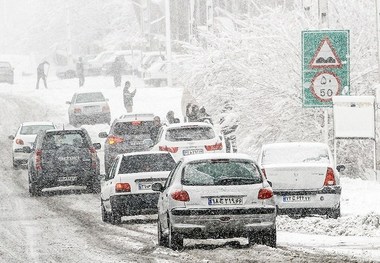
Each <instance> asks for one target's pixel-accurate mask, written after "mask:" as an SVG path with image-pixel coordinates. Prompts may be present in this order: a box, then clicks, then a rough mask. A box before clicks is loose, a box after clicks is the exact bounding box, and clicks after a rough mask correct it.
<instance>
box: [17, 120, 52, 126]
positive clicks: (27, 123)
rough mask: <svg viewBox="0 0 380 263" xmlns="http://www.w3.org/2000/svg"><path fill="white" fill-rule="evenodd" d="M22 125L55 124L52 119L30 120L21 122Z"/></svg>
mask: <svg viewBox="0 0 380 263" xmlns="http://www.w3.org/2000/svg"><path fill="white" fill-rule="evenodd" d="M21 125H22V126H35V125H53V126H54V123H53V122H51V121H28V122H23V123H22V124H21Z"/></svg>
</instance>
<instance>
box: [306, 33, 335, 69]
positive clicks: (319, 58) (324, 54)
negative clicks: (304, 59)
mask: <svg viewBox="0 0 380 263" xmlns="http://www.w3.org/2000/svg"><path fill="white" fill-rule="evenodd" d="M309 66H310V68H314V69H318V68H341V67H342V61H341V60H340V58H339V56H338V55H337V53H336V51H335V49H334V47H333V45H332V44H331V41H330V39H329V38H328V37H325V38H323V39H322V41H321V43H320V44H319V46H318V48H317V51H316V52H315V54H314V57H313V59H312V60H311V61H310V63H309Z"/></svg>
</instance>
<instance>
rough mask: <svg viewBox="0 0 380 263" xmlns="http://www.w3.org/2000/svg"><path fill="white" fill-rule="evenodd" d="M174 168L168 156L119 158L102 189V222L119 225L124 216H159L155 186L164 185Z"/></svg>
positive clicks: (146, 154) (141, 154)
mask: <svg viewBox="0 0 380 263" xmlns="http://www.w3.org/2000/svg"><path fill="white" fill-rule="evenodd" d="M175 165H176V163H175V161H174V159H173V157H172V156H171V154H170V153H168V152H134V153H127V154H119V155H118V156H117V157H116V159H115V161H114V162H113V164H112V166H111V169H110V171H109V173H108V175H106V178H105V182H104V184H103V185H102V192H101V197H100V198H101V209H102V220H103V221H104V222H111V223H113V224H120V223H121V217H122V216H127V215H142V214H152V213H153V214H154V213H157V201H158V193H156V192H154V191H153V190H152V189H151V188H152V184H153V183H156V182H165V181H166V178H167V177H168V175H169V173H170V171H171V170H172V169H173V168H174V166H175Z"/></svg>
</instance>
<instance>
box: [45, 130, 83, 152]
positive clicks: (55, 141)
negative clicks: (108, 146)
mask: <svg viewBox="0 0 380 263" xmlns="http://www.w3.org/2000/svg"><path fill="white" fill-rule="evenodd" d="M64 146H73V147H76V148H88V147H89V145H88V141H87V140H86V136H85V135H84V133H82V132H77V131H76V132H69V133H68V132H66V131H65V132H48V133H46V135H45V137H44V139H43V142H42V149H46V150H52V149H58V148H61V147H64Z"/></svg>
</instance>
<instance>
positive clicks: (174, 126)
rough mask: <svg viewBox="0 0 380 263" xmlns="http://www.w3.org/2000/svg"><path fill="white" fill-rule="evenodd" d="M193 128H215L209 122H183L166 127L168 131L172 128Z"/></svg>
mask: <svg viewBox="0 0 380 263" xmlns="http://www.w3.org/2000/svg"><path fill="white" fill-rule="evenodd" d="M191 126H202V127H213V126H212V125H211V124H210V123H207V122H183V123H173V124H169V125H168V126H166V127H167V128H168V129H170V128H181V127H183V128H186V127H191Z"/></svg>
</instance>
